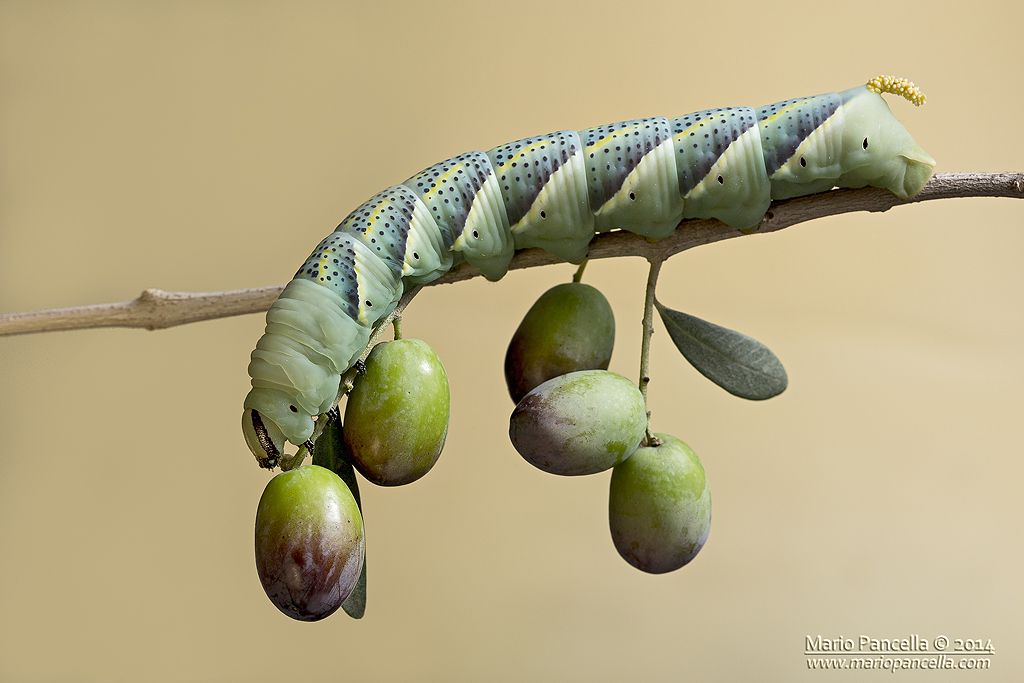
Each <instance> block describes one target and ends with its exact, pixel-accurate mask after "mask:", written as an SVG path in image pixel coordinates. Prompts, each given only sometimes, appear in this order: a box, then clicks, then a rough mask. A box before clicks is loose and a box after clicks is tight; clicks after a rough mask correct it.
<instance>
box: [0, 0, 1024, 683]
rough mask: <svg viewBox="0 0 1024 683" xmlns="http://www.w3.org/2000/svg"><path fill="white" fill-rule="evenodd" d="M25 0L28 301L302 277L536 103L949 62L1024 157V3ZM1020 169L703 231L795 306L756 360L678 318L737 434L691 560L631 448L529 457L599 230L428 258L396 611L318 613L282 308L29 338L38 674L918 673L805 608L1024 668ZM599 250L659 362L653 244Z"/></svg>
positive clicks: (17, 109)
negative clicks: (635, 483) (566, 251)
mask: <svg viewBox="0 0 1024 683" xmlns="http://www.w3.org/2000/svg"><path fill="white" fill-rule="evenodd" d="M685 5H686V3H681V2H657V3H655V2H647V3H635V2H633V3H618V4H612V3H596V2H591V3H587V4H585V5H584V4H580V5H575V4H565V5H551V4H543V5H542V4H531V3H526V2H515V3H502V4H500V5H497V4H490V3H483V2H478V3H473V4H465V5H453V4H448V3H409V4H405V5H403V4H389V3H363V4H360V5H352V6H346V5H344V4H341V3H181V4H171V3H165V4H156V3H129V2H123V3H118V2H105V3H100V2H88V3H51V2H3V3H0V97H2V106H0V150H2V151H0V310H5V311H13V310H28V309H34V308H41V307H48V306H62V305H74V304H86V303H94V302H101V301H113V300H119V299H126V298H130V297H132V296H134V295H135V294H137V293H138V292H139V291H140V290H142V289H143V288H145V287H148V286H159V287H163V288H166V289H190V290H217V289H227V288H235V287H244V286H250V285H264V284H271V283H280V282H284V281H285V279H286V278H287V277H289V276H290V275H291V273H292V272H293V271H294V269H295V268H296V267H297V266H298V264H299V263H301V262H302V260H303V259H304V258H305V256H306V255H307V254H308V253H309V251H310V250H311V249H312V247H313V246H314V245H315V244H316V242H317V241H318V240H319V239H320V238H321V237H322V236H323V235H325V234H326V233H327V232H329V231H330V230H331V229H332V228H333V226H334V225H335V224H336V223H337V221H338V220H340V218H342V217H343V216H344V215H345V214H346V213H347V212H348V211H349V210H351V209H352V208H354V207H355V206H356V205H357V204H358V203H359V202H361V201H362V200H363V199H365V198H366V197H368V196H369V195H371V194H372V193H374V192H375V191H377V190H379V189H382V188H383V187H386V186H387V185H390V184H393V183H395V182H399V181H401V180H402V179H403V178H405V177H407V176H409V175H411V174H412V173H413V172H415V171H417V170H419V169H420V168H422V167H424V166H427V165H428V164H430V163H433V162H434V161H437V160H440V159H443V158H445V157H447V156H450V155H453V154H455V153H458V152H461V151H464V150H467V149H487V148H489V147H490V146H493V145H495V144H498V143H501V142H505V141H507V140H512V139H515V138H517V137H521V136H523V135H528V134H531V133H538V132H542V131H547V130H552V129H557V128H562V127H575V128H583V127H586V126H589V125H595V124H599V123H604V122H608V121H613V120H618V119H623V118H629V117H637V116H646V115H654V114H665V115H675V114H681V113H685V112H688V111H692V110H696V109H700V108H704V107H708V106H717V105H726V104H752V105H758V104H761V103H765V102H772V101H775V100H778V99H783V98H786V97H790V96H796V95H804V94H811V93H815V92H819V91H824V90H830V89H843V88H846V87H850V86H852V85H855V84H858V83H862V82H863V81H864V80H866V79H867V78H869V77H871V76H874V75H876V74H878V73H883V72H891V73H895V74H897V75H904V76H908V77H910V78H913V79H915V80H916V81H917V82H918V83H919V84H920V85H921V86H922V87H923V88H924V90H925V91H926V92H927V94H928V96H929V104H928V106H927V107H925V108H923V109H919V110H915V109H914V108H913V107H911V106H910V105H909V104H907V103H905V102H893V104H892V106H893V109H894V111H896V113H897V115H898V116H899V117H901V118H902V119H903V120H904V121H905V122H906V123H907V125H908V127H909V128H910V129H911V130H912V131H913V132H914V135H915V136H916V137H917V139H918V140H919V141H920V142H921V143H922V144H923V145H924V146H925V148H926V149H928V150H929V151H930V152H931V153H932V154H933V155H934V156H935V158H936V159H938V160H939V168H940V170H945V171H950V170H1021V169H1024V142H1022V141H1021V137H1020V135H1019V128H1020V124H1021V114H1020V113H1021V111H1024V97H1022V95H1021V89H1020V87H1019V85H1020V76H1019V65H1020V44H1019V30H1020V27H1021V25H1022V21H1024V11H1022V10H1021V6H1020V4H1019V3H1011V2H1006V3H1001V4H991V5H986V4H985V3H977V2H973V3H966V4H964V3H959V4H956V5H955V4H953V3H950V4H949V6H948V7H944V6H942V5H935V4H927V5H925V4H924V3H921V4H919V5H917V6H915V7H911V6H909V5H904V4H903V3H892V2H884V3H874V4H871V3H842V4H839V3H830V4H829V5H830V6H832V5H834V7H833V8H832V9H825V7H826V4H825V3H815V4H813V5H808V6H796V5H793V4H792V3H785V4H778V3H775V4H773V3H767V4H765V3H756V4H749V5H748V4H743V3H739V4H737V3H721V4H712V5H709V4H707V3H704V4H695V5H694V6H690V7H687V6H685ZM1022 223H1024V204H1021V203H1014V202H1012V201H1010V200H982V199H978V200H960V201H950V202H943V203H938V202H936V203H930V204H926V205H922V206H916V207H910V208H902V209H897V210H894V211H891V212H889V213H887V214H881V215H867V214H862V215H849V216H843V217H837V218H832V219H828V220H823V221H819V222H817V223H812V224H807V225H804V226H801V227H797V228H794V229H791V230H788V231H786V232H784V233H780V234H777V235H770V236H765V237H752V238H747V239H742V240H734V241H729V242H726V243H722V244H719V245H715V246H708V247H703V248H700V249H698V250H695V251H693V252H690V253H688V254H684V255H681V256H679V257H677V258H676V259H674V260H673V261H672V262H671V263H670V265H668V266H667V268H666V270H665V273H664V276H663V281H662V283H661V286H660V296H661V298H662V299H663V300H664V301H665V302H666V303H668V304H669V305H674V306H676V307H679V308H683V309H685V310H688V311H690V312H692V313H695V314H697V315H702V316H705V317H708V318H710V319H712V320H714V321H717V322H719V323H722V324H725V325H729V326H733V327H736V328H739V329H741V330H743V331H745V332H747V333H750V334H753V335H754V336H756V337H758V338H760V339H762V340H763V341H765V342H767V343H769V344H770V345H771V346H772V348H773V349H774V350H775V351H776V352H777V353H778V354H779V355H780V357H781V358H782V359H783V360H784V362H785V363H786V366H787V368H788V371H789V374H790V388H789V390H788V391H787V392H786V393H785V394H784V395H783V396H782V397H780V398H778V399H776V400H774V401H770V402H768V403H747V402H744V401H741V400H739V399H735V398H732V397H730V396H728V395H725V394H724V393H723V392H721V391H720V390H718V389H717V388H715V387H714V386H712V385H710V384H708V383H707V382H705V381H703V380H702V378H700V377H699V376H698V375H697V374H696V372H695V371H693V370H692V369H690V368H689V367H688V366H686V365H685V364H684V363H683V362H682V360H681V359H680V358H679V357H678V355H677V354H676V352H675V350H674V349H673V348H672V346H671V345H670V344H669V343H668V339H667V337H666V336H665V335H664V334H659V335H657V336H656V337H655V344H654V357H653V370H654V382H653V383H652V385H651V400H652V408H653V411H654V416H655V426H656V428H657V429H659V430H663V431H670V432H673V433H675V434H677V435H679V436H680V437H682V438H683V439H685V440H686V441H688V442H689V443H690V444H691V445H692V446H693V447H694V448H695V449H696V450H697V451H698V453H700V455H701V456H702V458H703V461H704V463H705V466H706V468H707V471H708V474H709V477H710V481H711V485H712V490H713V493H714V501H715V512H714V526H713V531H712V534H711V538H710V541H709V543H708V545H707V547H706V548H705V550H704V552H703V553H702V554H701V556H700V557H699V558H698V560H697V561H696V562H694V564H692V565H691V566H689V567H687V568H686V569H684V570H682V571H679V572H676V573H674V574H670V575H666V576H657V577H654V576H647V575H642V574H640V573H639V572H637V571H634V570H633V569H632V568H631V567H629V566H628V565H626V564H625V563H624V562H623V561H622V560H621V559H619V557H618V556H617V554H616V553H615V551H614V549H613V547H612V544H611V541H610V538H609V535H608V530H607V522H606V504H607V503H606V493H607V491H606V489H607V483H608V482H607V476H603V475H599V476H593V477H587V478H576V479H562V478H557V477H553V476H549V475H545V474H542V473H540V472H538V471H535V470H533V469H532V468H530V467H529V466H528V465H527V464H526V463H525V462H524V461H523V460H522V459H521V458H519V456H518V455H517V454H516V453H515V452H514V451H513V449H512V448H511V446H510V445H509V443H508V438H507V436H506V430H507V418H508V414H509V412H510V410H511V405H510V403H509V401H508V397H507V395H506V394H505V388H504V384H503V381H502V375H501V361H502V357H503V354H504V350H505V344H506V343H507V340H508V338H509V337H510V335H511V334H512V331H513V330H514V328H515V326H516V324H517V323H518V320H519V319H520V318H521V316H522V314H523V313H524V312H525V310H526V309H527V308H528V307H529V305H530V303H531V302H532V301H533V300H534V299H535V298H536V296H538V295H539V294H540V293H541V292H542V291H543V290H545V289H546V288H547V287H549V286H551V285H553V284H555V283H557V282H560V281H564V280H565V279H566V278H567V277H568V276H569V274H570V273H571V270H572V269H571V268H570V267H568V266H563V267H551V268H546V269H535V270H530V271H526V272H519V273H516V274H513V275H510V276H509V277H508V278H506V279H505V280H504V281H502V282H501V283H499V284H488V283H485V282H473V283H468V284H460V285H457V286H448V287H437V288H432V289H430V290H428V291H427V292H426V293H424V294H423V295H422V296H421V297H420V299H419V300H417V301H416V302H415V304H414V305H413V306H412V308H411V309H410V312H409V313H408V316H407V323H406V327H407V329H408V334H410V335H413V336H419V337H422V338H424V339H427V340H428V341H429V342H430V343H431V344H432V345H434V346H435V347H436V349H437V350H438V352H439V353H440V355H441V357H442V358H443V359H444V361H445V363H446V366H447V368H448V371H449V373H450V378H451V383H452V386H453V392H454V399H453V400H454V402H453V415H452V424H451V433H450V438H449V443H448V445H447V447H446V449H445V452H444V455H443V456H442V458H441V460H440V461H439V463H438V465H437V467H436V468H435V470H434V471H433V472H431V474H430V475H429V476H428V477H426V478H425V479H423V480H421V481H420V482H417V483H415V484H413V485H412V486H409V487H406V488H403V489H396V490H382V489H376V488H371V487H370V486H369V485H367V486H365V487H364V494H363V495H364V500H365V505H366V509H367V525H368V530H369V553H370V554H369V567H370V601H369V610H368V614H367V616H366V618H365V619H364V620H363V621H362V622H355V621H351V620H349V619H347V618H345V617H344V616H343V615H338V616H336V617H334V618H332V619H330V620H328V621H326V622H322V623H320V624H316V625H308V624H299V623H295V622H292V621H290V620H288V619H286V618H285V617H283V616H282V615H280V614H279V613H278V612H277V611H276V610H275V609H274V608H273V607H272V606H271V605H270V603H269V602H268V601H267V599H266V598H265V597H264V595H263V592H262V590H261V588H260V585H259V583H258V581H257V578H256V575H255V571H254V569H253V561H252V537H251V535H252V521H253V515H254V511H255V506H256V502H257V500H258V498H259V495H260V493H261V491H262V488H263V486H264V484H265V482H266V480H267V476H266V473H264V472H262V471H260V470H259V469H257V468H256V467H255V465H254V463H253V460H252V456H251V455H249V453H248V451H247V450H246V448H245V446H244V444H243V442H242V439H241V435H240V433H239V428H238V418H239V413H240V407H241V400H242V398H243V396H244V394H245V392H246V390H247V383H248V378H247V376H246V372H245V368H246V363H247V361H248V355H249V352H250V350H251V348H252V346H253V344H254V343H255V341H256V339H257V337H258V336H259V334H260V332H261V329H262V324H263V323H262V317H261V316H256V315H252V316H247V317H243V318H235V319H230V320H221V321H214V322H207V323H202V324H196V325H189V326H186V327H181V328H178V329H173V330H168V331H163V332H156V333H147V332H143V331H113V330H105V331H104V330H100V331H84V332H75V333H62V334H53V335H40V336H28V337H20V338H5V339H0V408H2V410H0V434H2V435H3V453H2V458H0V680H4V681H8V680H12V681H15V680H16V681H36V680H39V681H45V680H85V681H87V680H97V681H139V680H152V681H158V680H175V681H180V680H187V681H193V680H195V681H205V680H211V681H212V680H238V681H242V680H245V681H280V680H303V681H320V680H341V679H343V678H344V679H346V680H414V679H419V680H587V681H591V680H620V679H623V678H624V677H627V676H628V677H639V678H641V679H643V680H664V681H684V680H687V681H688V680H712V679H718V680H742V679H745V680H796V679H798V678H807V679H808V680H812V679H817V678H819V677H820V678H832V677H834V678H836V679H837V680H838V679H840V678H841V679H842V680H875V679H877V680H883V678H884V676H886V675H887V674H882V673H875V674H873V675H872V674H862V675H860V676H843V675H838V674H811V673H807V671H806V665H805V661H804V657H803V648H804V638H805V635H806V634H812V635H813V634H819V633H820V634H822V635H824V636H826V637H835V636H840V635H844V636H853V637H856V636H858V635H859V634H868V635H873V636H879V637H900V636H905V635H908V634H910V633H919V634H921V635H923V636H926V637H934V636H936V635H939V634H947V635H949V636H951V637H956V636H960V637H977V638H991V639H992V642H993V644H994V645H995V648H996V651H997V652H996V654H995V656H994V659H993V661H994V664H993V667H994V668H993V670H992V671H991V672H988V673H987V674H986V673H973V674H969V675H967V674H965V675H963V676H960V677H957V676H955V675H953V674H938V673H934V672H932V673H928V674H917V675H914V674H911V675H904V676H902V677H901V678H900V679H901V680H982V679H984V680H1001V681H1006V680H1012V679H1017V680H1020V679H1021V678H1022V677H1024V654H1022V643H1021V636H1022V631H1024V629H1022V618H1024V597H1022V591H1021V588H1020V565H1021V560H1022V559H1024V556H1022V551H1021V546H1020V540H1021V535H1020V520H1021V519H1022V517H1024V502H1022V497H1021V495H1020V481H1021V478H1022V475H1024V464H1022V462H1024V459H1022V457H1021V456H1022V448H1021V432H1020V429H1021V401H1020V397H1019V396H1020V395H1019V389H1020V386H1021V384H1022V383H1024V357H1022V354H1021V338H1022V335H1024V313H1022V311H1024V305H1022V301H1024V271H1022V269H1021V258H1022V255H1024V231H1022V230H1021V227H1022ZM587 275H588V280H589V281H590V282H591V283H593V284H595V285H596V286H598V287H600V288H602V289H603V290H604V291H605V292H606V293H607V295H608V297H609V298H610V299H611V301H612V304H613V306H614V307H615V310H616V312H617V314H618V321H619V337H618V346H617V348H616V354H615V358H614V360H613V366H612V369H614V370H617V371H619V372H622V373H625V374H629V375H631V376H632V375H635V372H636V363H637V361H636V358H637V352H638V347H639V334H638V326H637V323H638V321H639V314H640V313H639V305H640V301H641V298H642V288H643V276H644V269H643V264H642V263H641V262H639V261H637V260H636V259H620V260H618V261H616V262H599V263H595V264H593V265H592V267H591V268H590V269H589V270H588V273H587Z"/></svg>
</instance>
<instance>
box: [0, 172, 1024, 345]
mask: <svg viewBox="0 0 1024 683" xmlns="http://www.w3.org/2000/svg"><path fill="white" fill-rule="evenodd" d="M956 197H1010V198H1014V199H1024V173H939V174H936V175H935V176H934V177H933V178H932V179H931V180H930V181H929V182H928V184H927V185H926V186H925V187H924V189H923V190H922V191H921V192H920V193H919V194H917V195H916V196H914V197H911V198H910V199H898V198H897V197H896V196H894V195H892V194H890V193H889V192H887V191H885V190H880V189H877V188H863V189H859V190H832V191H829V192H822V193H820V194H816V195H811V196H808V197H799V198H797V199H789V200H785V201H780V202H775V203H773V204H772V206H771V207H770V208H769V210H768V212H767V214H765V217H764V220H762V221H761V224H760V225H759V226H758V228H757V229H756V230H755V231H753V232H751V233H741V232H739V231H737V230H733V229H732V228H730V227H728V226H727V225H724V224H723V223H721V222H719V221H717V220H711V219H708V220H686V221H683V222H682V223H680V224H679V227H678V228H677V229H676V231H675V233H673V234H672V235H671V236H669V237H668V238H666V239H664V240H661V241H659V242H648V241H647V240H645V239H644V238H642V237H638V236H636V235H633V234H632V233H628V232H621V231H617V232H611V233H606V234H602V235H598V236H597V237H596V238H595V239H594V241H593V242H592V243H591V245H590V252H589V253H588V255H587V258H588V259H590V260H595V259H605V258H613V257H616V256H642V257H644V258H646V259H648V260H652V259H653V260H664V259H666V258H668V257H670V256H673V255H674V254H678V253H679V252H682V251H686V250H687V249H692V248H693V247H696V246H699V245H702V244H710V243H712V242H718V241H721V240H726V239H731V238H733V237H742V236H743V235H744V234H754V235H757V234H762V233H768V232H775V231H777V230H782V229H783V228H788V227H790V226H792V225H797V224H799V223H806V222H807V221H811V220H814V219H816V218H823V217H825V216H834V215H837V214H841V213H851V212H854V211H888V210H889V209H891V208H892V207H894V206H902V205H904V204H914V203H917V202H923V201H929V200H932V199H952V198H956ZM553 263H561V261H559V260H558V259H557V258H555V257H554V256H552V255H551V254H548V253H547V252H544V251H541V250H540V249H526V250H524V251H521V252H518V253H517V254H516V256H515V258H514V259H513V260H512V265H511V268H510V269H511V270H519V269H522V268H534V267H537V266H546V265H550V264H553ZM479 275H480V273H479V271H477V270H476V269H475V268H473V267H472V266H470V265H469V264H467V263H463V264H461V265H460V266H458V267H457V268H455V269H453V270H452V271H451V272H449V273H447V274H446V275H445V276H444V277H442V278H440V279H439V280H435V281H434V282H431V283H430V284H431V285H440V284H449V283H453V282H461V281H463V280H469V279H472V278H474V277H477V276H479ZM282 289H283V286H282V285H271V286H268V287H255V288H249V289H235V290H228V291H223V292H167V291H164V290H162V289H147V290H145V291H143V292H142V294H141V295H139V297H138V298H136V299H133V300H131V301H121V302H117V303H109V304H93V305H90V306H77V307H71V308H50V309H45V310H40V311H28V312H24V313H0V336H10V335H16V334H32V333H36V332H55V331H59V330H80V329H88V328H94V327H139V328H144V329H147V330H159V329H164V328H167V327H174V326H176V325H184V324H186V323H193V322H198V321H200V320H212V319H215V318H226V317H229V316H234V315H245V314H247V313H259V312H261V311H265V310H267V309H268V308H270V305H271V304H272V303H273V302H274V300H275V299H277V296H278V294H280V293H281V290H282Z"/></svg>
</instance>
